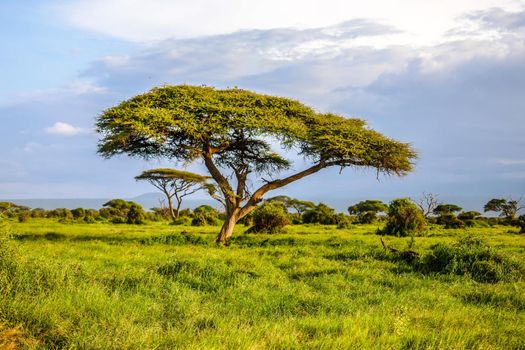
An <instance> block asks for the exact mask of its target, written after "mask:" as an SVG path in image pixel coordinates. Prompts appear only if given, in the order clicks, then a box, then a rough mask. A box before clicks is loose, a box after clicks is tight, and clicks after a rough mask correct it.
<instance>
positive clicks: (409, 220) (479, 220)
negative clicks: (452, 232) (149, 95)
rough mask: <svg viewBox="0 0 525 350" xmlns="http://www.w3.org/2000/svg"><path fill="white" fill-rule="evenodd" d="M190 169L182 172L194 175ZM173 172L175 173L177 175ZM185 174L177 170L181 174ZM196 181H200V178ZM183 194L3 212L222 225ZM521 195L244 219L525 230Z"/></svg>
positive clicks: (202, 185)
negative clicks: (185, 202) (473, 203)
mask: <svg viewBox="0 0 525 350" xmlns="http://www.w3.org/2000/svg"><path fill="white" fill-rule="evenodd" d="M189 174H190V173H186V174H182V176H184V177H191V174H190V175H189ZM171 175H173V174H171ZM179 175H181V174H176V176H179ZM194 180H195V181H194ZM192 184H193V185H192V186H190V187H191V189H190V191H193V192H194V191H196V190H200V189H204V190H207V191H210V192H211V191H213V189H212V188H211V187H210V186H208V185H207V183H206V181H205V179H204V178H202V179H199V178H195V179H193V180H192ZM180 202H181V201H180V199H178V200H177V204H176V205H175V206H173V205H169V206H165V205H163V202H162V201H161V202H160V203H161V205H160V206H159V207H155V208H151V210H149V211H145V210H144V208H143V207H142V206H141V205H140V204H138V203H135V202H132V201H126V200H123V199H112V200H110V201H108V202H106V203H104V204H103V206H102V208H100V209H98V210H96V209H84V208H76V209H71V210H70V209H66V208H58V209H52V210H46V209H42V208H34V209H32V208H30V207H27V206H22V205H17V204H15V203H11V202H0V216H3V217H7V218H13V219H17V220H18V221H19V222H26V221H28V220H29V219H30V218H51V219H57V220H58V221H60V222H64V223H66V222H83V223H96V222H109V223H115V224H124V223H125V224H142V223H144V222H145V221H171V224H174V225H193V226H205V225H218V224H220V223H221V221H222V220H224V217H225V213H223V212H219V211H218V210H217V209H215V208H213V207H212V206H209V205H201V206H199V207H197V208H195V209H193V210H191V209H181V208H180ZM520 202H521V201H520V200H513V199H491V200H490V201H488V202H487V203H486V204H485V206H484V212H495V213H497V214H498V215H499V216H497V217H487V216H483V215H482V214H481V213H479V212H477V211H463V209H462V208H461V207H460V206H458V205H455V204H450V203H441V202H439V201H438V200H437V196H435V195H433V194H424V195H423V198H421V199H420V200H419V201H413V200H411V199H409V198H398V199H394V200H392V201H391V202H390V203H388V204H387V203H383V202H382V201H380V200H364V201H361V202H358V203H356V204H353V205H351V206H349V207H348V210H347V213H337V212H336V211H335V209H333V208H331V207H329V206H328V205H326V204H324V203H317V204H316V203H314V202H311V201H305V200H300V199H296V198H291V197H288V196H276V197H272V198H269V199H267V200H265V201H264V202H263V203H262V204H261V205H259V207H258V208H257V209H256V210H254V211H253V212H251V213H250V214H249V215H247V216H246V217H245V218H243V220H242V222H243V223H244V224H245V225H246V226H250V229H249V230H248V232H252V233H257V232H261V233H278V232H280V231H282V229H283V228H284V227H285V226H287V225H290V224H319V225H336V226H337V228H341V229H343V228H350V227H352V225H355V224H374V223H383V225H382V229H380V230H379V231H378V233H381V234H389V235H397V236H408V235H416V234H418V233H420V232H422V231H424V230H425V229H426V228H427V227H428V225H439V226H441V227H443V228H445V229H461V228H465V227H489V226H494V225H510V226H517V227H520V228H521V232H522V233H525V215H521V216H518V212H519V211H520V210H521V209H523V208H524V206H521V205H520Z"/></svg>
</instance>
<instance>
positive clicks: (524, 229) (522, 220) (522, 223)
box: [517, 214, 525, 233]
mask: <svg viewBox="0 0 525 350" xmlns="http://www.w3.org/2000/svg"><path fill="white" fill-rule="evenodd" d="M517 221H518V222H517V224H518V226H519V227H520V228H521V230H520V233H525V214H524V215H521V216H520V217H519V218H518V220H517Z"/></svg>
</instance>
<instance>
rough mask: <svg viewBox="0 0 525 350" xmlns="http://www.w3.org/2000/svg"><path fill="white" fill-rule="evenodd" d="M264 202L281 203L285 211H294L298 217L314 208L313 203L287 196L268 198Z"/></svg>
mask: <svg viewBox="0 0 525 350" xmlns="http://www.w3.org/2000/svg"><path fill="white" fill-rule="evenodd" d="M266 201H267V202H279V203H282V204H283V205H284V207H285V208H286V209H287V210H295V212H296V214H298V215H302V214H303V213H304V212H305V211H307V210H309V209H312V208H314V207H315V203H314V202H310V201H304V200H301V199H296V198H290V197H288V196H275V197H272V198H268V199H267V200H266Z"/></svg>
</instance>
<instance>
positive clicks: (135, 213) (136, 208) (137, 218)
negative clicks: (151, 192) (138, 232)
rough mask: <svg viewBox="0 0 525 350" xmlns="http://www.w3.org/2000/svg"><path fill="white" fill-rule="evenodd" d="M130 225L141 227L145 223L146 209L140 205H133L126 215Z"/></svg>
mask: <svg viewBox="0 0 525 350" xmlns="http://www.w3.org/2000/svg"><path fill="white" fill-rule="evenodd" d="M126 217H127V220H126V222H127V223H128V224H132V225H140V224H143V223H144V209H142V207H141V206H140V205H138V204H132V205H131V206H130V207H129V210H128V212H127V214H126Z"/></svg>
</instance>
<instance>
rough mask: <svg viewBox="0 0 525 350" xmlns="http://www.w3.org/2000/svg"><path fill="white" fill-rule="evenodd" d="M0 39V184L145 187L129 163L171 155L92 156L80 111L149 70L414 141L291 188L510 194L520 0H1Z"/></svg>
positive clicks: (139, 87) (39, 190)
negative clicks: (383, 157)
mask: <svg viewBox="0 0 525 350" xmlns="http://www.w3.org/2000/svg"><path fill="white" fill-rule="evenodd" d="M0 45H1V46H0V48H1V55H0V72H1V76H0V122H1V124H0V125H1V126H0V147H1V149H2V152H1V153H0V198H112V197H133V196H137V195H140V194H142V193H145V192H151V191H152V188H150V187H149V186H148V185H147V184H143V183H137V182H135V181H134V179H133V177H134V176H135V175H137V174H138V173H140V172H141V171H143V170H145V169H149V168H152V167H158V166H172V167H181V166H182V165H180V164H170V163H167V162H166V161H150V162H145V161H143V160H139V159H130V158H127V157H125V156H123V157H118V158H112V159H109V160H105V159H102V158H101V157H99V156H98V155H97V154H96V145H97V141H98V135H97V134H96V133H95V132H94V131H93V125H94V122H95V119H96V117H97V116H98V115H100V113H102V111H103V110H105V109H106V108H109V107H111V106H113V105H115V104H118V103H119V102H121V101H123V100H125V99H127V98H130V97H132V96H134V95H136V94H138V93H142V92H145V91H148V90H149V89H151V88H152V87H154V86H158V85H162V84H173V85H176V84H196V85H202V84H205V85H210V86H216V87H219V88H225V87H233V86H237V87H240V88H245V89H250V90H254V91H258V92H262V93H268V94H273V95H280V96H286V97H291V98H295V99H299V100H300V101H302V102H304V103H306V104H308V105H310V106H312V107H314V108H315V109H316V110H318V111H321V112H334V113H339V114H341V115H344V116H348V117H359V118H363V119H365V120H367V121H368V123H369V125H370V126H371V127H372V128H374V129H376V130H378V131H380V132H382V133H384V134H386V135H388V136H390V137H393V138H395V139H398V140H401V141H404V142H410V143H411V144H412V145H413V147H414V148H415V149H416V150H417V151H418V153H419V160H418V161H417V163H416V167H415V171H414V172H413V173H411V174H410V175H408V176H406V177H403V178H396V177H380V178H376V176H375V173H374V172H373V171H367V170H362V169H345V170H344V171H343V172H342V173H340V172H339V169H327V170H323V171H322V172H320V173H317V174H315V175H312V176H310V177H308V178H307V179H304V180H302V181H301V182H297V183H294V184H292V185H290V186H288V187H287V188H285V189H284V190H283V191H282V193H286V194H288V195H291V196H295V197H299V198H305V199H318V200H325V201H327V202H329V201H330V199H331V198H337V199H342V198H347V197H348V198H357V197H360V198H385V197H390V198H393V197H400V196H412V197H417V196H418V195H419V194H421V193H423V192H432V193H437V194H440V195H443V196H451V195H455V196H484V197H509V196H513V197H515V198H519V197H520V196H521V195H525V151H524V150H525V137H524V135H525V2H524V1H515V0H512V1H511V0H508V1H506V0H498V1H493V0H477V1H470V0H455V1H451V0H443V1H439V2H438V1H421V0H414V1H409V0H398V1H395V2H393V1H388V0H370V1H367V2H362V1H348V0H324V1H322V2H321V1H312V0H279V1H277V0H267V1H252V0H223V1H220V2H218V1H211V0H192V1H187V0H185V1H182V0H171V1H170V0H69V1H60V0H39V1H36V0H19V1H3V2H0ZM289 157H290V158H291V159H292V160H294V166H295V169H297V170H298V169H301V168H302V167H305V166H306V165H307V164H306V163H304V161H303V160H301V159H300V158H297V157H295V156H294V155H293V154H290V155H289ZM190 170H193V171H203V168H202V166H201V165H199V164H195V165H193V166H192V167H190Z"/></svg>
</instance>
